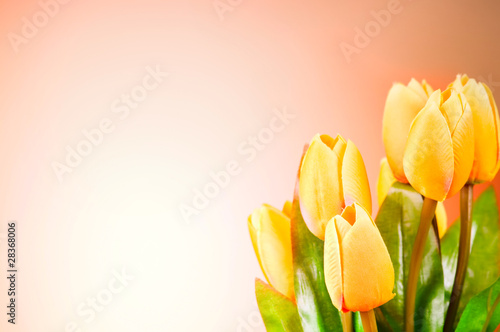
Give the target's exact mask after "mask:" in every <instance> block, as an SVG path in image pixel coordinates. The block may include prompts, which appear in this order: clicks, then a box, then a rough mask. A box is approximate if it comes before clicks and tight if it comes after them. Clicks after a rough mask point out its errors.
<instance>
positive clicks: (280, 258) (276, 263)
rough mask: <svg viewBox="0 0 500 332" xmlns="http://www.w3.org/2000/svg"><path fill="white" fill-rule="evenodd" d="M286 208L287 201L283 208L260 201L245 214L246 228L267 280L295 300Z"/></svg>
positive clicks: (288, 217) (287, 205)
mask: <svg viewBox="0 0 500 332" xmlns="http://www.w3.org/2000/svg"><path fill="white" fill-rule="evenodd" d="M290 210H291V203H289V202H287V203H286V204H285V207H284V211H280V210H278V209H276V208H274V207H272V206H270V205H266V204H264V205H262V206H261V207H260V208H257V209H255V211H254V212H253V213H252V215H251V216H250V217H248V230H249V232H250V237H251V239H252V244H253V248H254V250H255V255H256V256H257V260H258V261H259V264H260V268H261V270H262V272H263V273H264V276H265V277H266V279H267V282H268V283H269V284H270V285H271V286H273V287H274V288H275V289H276V290H277V291H278V292H280V293H281V294H283V295H285V296H286V297H288V298H290V299H291V300H295V292H294V285H293V258H292V241H291V229H290V215H289V214H288V215H287V214H286V213H289V211H290Z"/></svg>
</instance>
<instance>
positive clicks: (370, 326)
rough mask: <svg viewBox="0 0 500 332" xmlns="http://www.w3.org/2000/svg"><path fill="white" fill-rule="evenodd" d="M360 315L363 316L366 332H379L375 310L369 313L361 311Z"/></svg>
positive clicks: (362, 320)
mask: <svg viewBox="0 0 500 332" xmlns="http://www.w3.org/2000/svg"><path fill="white" fill-rule="evenodd" d="M359 315H360V316H361V322H362V323H363V330H364V331H365V332H377V320H376V319H375V312H374V311H373V310H370V311H367V312H362V311H360V312H359Z"/></svg>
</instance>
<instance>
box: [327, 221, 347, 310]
mask: <svg viewBox="0 0 500 332" xmlns="http://www.w3.org/2000/svg"><path fill="white" fill-rule="evenodd" d="M338 218H342V217H340V216H335V217H334V218H333V219H332V220H331V221H330V222H329V223H328V225H327V226H326V232H325V249H324V250H325V254H324V260H325V263H324V264H325V267H324V268H325V283H326V289H327V290H328V294H330V299H331V300H332V304H333V305H334V306H335V307H336V308H337V309H338V310H342V304H343V281H342V258H341V257H342V253H341V249H340V237H339V235H338V232H337V223H336V219H338Z"/></svg>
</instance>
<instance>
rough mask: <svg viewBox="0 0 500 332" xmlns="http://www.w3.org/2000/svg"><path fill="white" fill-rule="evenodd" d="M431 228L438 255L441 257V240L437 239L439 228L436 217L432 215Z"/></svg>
mask: <svg viewBox="0 0 500 332" xmlns="http://www.w3.org/2000/svg"><path fill="white" fill-rule="evenodd" d="M432 228H433V229H434V235H436V242H437V246H438V252H439V255H440V256H441V239H440V238H439V226H438V223H437V218H436V215H434V218H432Z"/></svg>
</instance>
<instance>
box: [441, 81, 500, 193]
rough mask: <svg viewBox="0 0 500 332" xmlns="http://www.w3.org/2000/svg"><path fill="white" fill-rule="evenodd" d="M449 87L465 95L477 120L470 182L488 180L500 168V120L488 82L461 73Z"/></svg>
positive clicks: (491, 178)
mask: <svg viewBox="0 0 500 332" xmlns="http://www.w3.org/2000/svg"><path fill="white" fill-rule="evenodd" d="M450 86H451V87H453V88H454V89H456V90H457V91H459V92H462V93H463V94H464V95H465V97H466V98H467V101H468V102H469V104H470V107H471V110H472V117H473V119H474V147H475V149H474V165H473V166H472V171H471V174H470V176H469V183H472V184H474V183H480V182H484V181H487V182H489V181H491V180H493V178H494V177H495V175H496V174H497V172H498V169H499V167H500V151H499V145H500V144H499V142H500V138H499V135H500V131H499V128H498V126H499V125H500V120H499V117H498V109H497V105H496V103H495V99H494V98H493V95H492V93H491V90H490V89H489V88H488V86H487V85H486V84H484V83H480V82H477V81H476V80H475V79H469V77H467V75H458V76H457V78H456V80H455V81H454V82H453V83H452V84H450Z"/></svg>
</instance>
